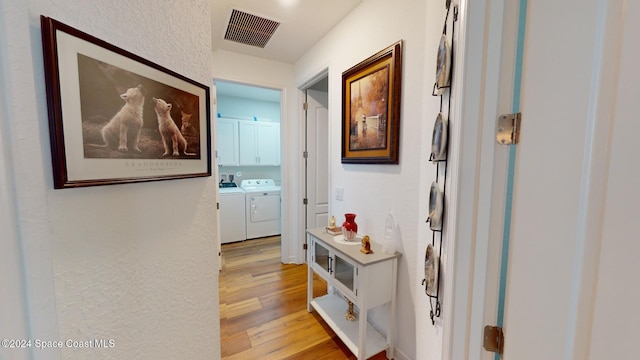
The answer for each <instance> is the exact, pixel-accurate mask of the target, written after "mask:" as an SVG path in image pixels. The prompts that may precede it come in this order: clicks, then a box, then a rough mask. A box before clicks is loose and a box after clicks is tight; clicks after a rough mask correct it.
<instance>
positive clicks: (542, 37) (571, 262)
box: [454, 0, 640, 360]
mask: <svg viewBox="0 0 640 360" xmlns="http://www.w3.org/2000/svg"><path fill="white" fill-rule="evenodd" d="M523 3H524V4H526V13H523V17H522V19H526V32H525V37H524V39H523V42H522V44H523V48H524V51H523V55H524V57H523V67H522V91H521V93H520V96H521V100H520V110H521V111H522V114H523V115H522V118H523V120H522V134H521V142H520V144H518V145H517V146H516V148H515V149H513V150H512V151H511V152H512V156H513V157H512V158H513V161H514V163H513V165H514V167H513V180H514V181H513V194H512V200H513V201H512V206H513V207H512V212H511V219H512V220H511V223H510V225H509V224H507V226H505V228H504V229H505V230H506V233H507V236H508V237H509V238H510V246H509V248H508V271H507V277H506V293H505V297H504V301H505V303H504V331H505V350H504V359H507V360H510V359H514V360H515V359H517V360H527V359H634V358H636V357H637V354H636V352H637V349H636V343H637V340H638V336H639V334H640V309H639V308H638V306H637V304H639V303H640V289H639V288H638V286H636V285H635V284H637V279H636V278H637V276H636V273H638V271H639V270H640V262H638V261H637V260H636V254H638V253H639V252H640V242H639V241H638V235H637V233H638V232H637V230H636V229H635V226H634V225H635V223H636V221H637V218H638V217H639V216H640V211H639V210H638V206H637V204H638V203H640V191H638V189H637V187H636V184H640V168H639V167H638V166H637V165H636V163H637V161H636V159H635V156H636V154H638V153H640V141H638V140H637V139H636V138H635V137H634V135H635V134H638V133H639V132H640V122H639V121H638V120H637V116H634V115H635V113H634V110H636V107H635V106H634V105H635V102H637V98H638V94H640V85H639V84H640V70H638V69H637V64H638V63H640V43H639V42H638V41H637V39H636V38H637V34H640V24H639V23H638V21H637V20H636V19H638V17H639V16H640V3H638V2H633V1H615V0H611V1H607V0H585V1H580V2H558V1H531V2H528V4H527V2H526V1H523ZM487 27H488V28H489V26H488V25H487ZM487 76H496V75H495V74H491V73H487ZM488 136H490V134H485V135H483V141H486V140H488V139H489V137H488ZM499 166H500V165H498V164H496V165H495V166H494V169H497V171H498V172H500V171H502V173H504V171H503V170H500V169H498V167H499ZM494 190H495V189H494ZM483 191H485V192H489V193H490V191H491V187H490V186H485V187H481V188H480V190H479V192H480V195H481V196H483V195H482V192H483ZM478 218H481V216H480V215H478ZM487 223H491V220H488V221H487ZM479 225H480V226H483V225H486V224H482V223H479ZM490 250H491V251H496V250H497V249H495V248H491V249H490ZM476 259H477V258H476ZM489 265H490V264H489ZM488 281H491V280H488ZM487 294H488V293H487ZM488 295H491V294H488ZM486 307H487V308H492V307H495V304H491V303H489V302H488V303H487V306H486ZM480 311H482V309H481V310H480ZM471 316H472V317H473V316H477V315H476V314H474V313H473V311H472V314H471ZM469 330H470V331H471V332H472V335H471V336H472V337H473V336H475V335H473V333H476V332H479V331H481V329H478V328H473V327H471V328H470V329H469ZM454 336H455V335H454ZM476 345H477V344H476ZM478 356H481V357H484V358H487V357H492V355H487V354H478V353H477V348H476V347H475V346H474V345H470V348H469V356H468V358H480V357H478Z"/></svg>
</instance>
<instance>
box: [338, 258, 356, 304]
mask: <svg viewBox="0 0 640 360" xmlns="http://www.w3.org/2000/svg"><path fill="white" fill-rule="evenodd" d="M333 267H334V273H333V276H334V278H335V279H336V281H337V282H338V283H339V284H341V285H342V286H343V287H344V288H345V289H346V290H349V291H350V292H351V293H353V295H354V296H355V295H356V266H355V265H354V264H353V263H351V262H350V261H348V260H347V259H346V258H344V257H342V256H340V254H335V264H334V265H333Z"/></svg>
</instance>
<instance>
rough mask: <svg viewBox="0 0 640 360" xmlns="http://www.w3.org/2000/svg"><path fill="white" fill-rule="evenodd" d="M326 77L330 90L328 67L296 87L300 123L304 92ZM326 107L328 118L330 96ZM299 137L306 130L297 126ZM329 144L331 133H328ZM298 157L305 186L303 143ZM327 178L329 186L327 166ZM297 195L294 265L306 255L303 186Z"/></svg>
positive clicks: (304, 134)
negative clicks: (296, 234) (296, 231)
mask: <svg viewBox="0 0 640 360" xmlns="http://www.w3.org/2000/svg"><path fill="white" fill-rule="evenodd" d="M324 77H327V78H328V80H329V89H331V77H330V76H329V67H324V68H322V69H321V70H319V71H317V72H316V73H315V74H314V75H312V76H310V77H309V78H308V79H307V80H306V81H304V82H303V83H302V84H300V86H298V99H299V101H298V104H300V106H299V109H300V112H299V119H302V120H301V121H303V122H304V121H306V117H305V116H306V114H305V110H304V108H303V104H304V102H305V100H306V94H305V90H306V89H308V88H309V87H311V86H312V85H313V84H315V83H317V82H318V81H319V80H320V79H322V78H324ZM328 92H330V91H328ZM327 107H328V110H329V111H328V112H329V117H331V96H330V95H329V103H328V105H327ZM329 127H331V118H329ZM299 129H300V130H299V136H300V138H301V139H303V138H304V137H305V136H307V134H306V128H305V126H304V124H303V125H301V126H299ZM328 141H329V144H331V131H329V139H328ZM300 149H301V151H300V156H299V157H298V165H299V166H298V168H299V169H300V171H299V173H298V181H299V183H300V184H305V186H306V170H305V164H304V160H305V159H304V158H303V156H302V151H304V143H301V144H300ZM329 158H331V154H329ZM327 177H328V178H329V184H331V166H329V169H328V173H327ZM298 195H299V197H298V198H299V199H300V204H299V205H298V204H296V206H299V208H300V209H301V210H303V211H299V212H298V219H297V224H298V229H299V230H298V236H297V239H298V243H297V245H298V246H297V249H298V251H297V253H296V255H297V256H296V263H297V264H302V263H304V262H305V261H306V256H305V255H306V254H305V249H304V244H306V242H307V240H306V239H307V236H306V229H305V224H306V220H307V219H306V211H304V209H305V207H304V205H302V199H303V198H304V196H305V187H304V186H300V187H299V191H298ZM330 200H331V186H329V206H328V210H329V214H331V201H330Z"/></svg>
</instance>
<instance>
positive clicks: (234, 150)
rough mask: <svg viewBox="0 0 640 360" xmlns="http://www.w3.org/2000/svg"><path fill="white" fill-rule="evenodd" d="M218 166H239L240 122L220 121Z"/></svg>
mask: <svg viewBox="0 0 640 360" xmlns="http://www.w3.org/2000/svg"><path fill="white" fill-rule="evenodd" d="M217 130H218V136H217V139H218V165H229V166H234V165H238V120H233V119H223V118H219V119H218V125H217Z"/></svg>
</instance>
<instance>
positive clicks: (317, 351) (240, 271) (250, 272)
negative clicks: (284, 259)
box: [220, 237, 386, 360]
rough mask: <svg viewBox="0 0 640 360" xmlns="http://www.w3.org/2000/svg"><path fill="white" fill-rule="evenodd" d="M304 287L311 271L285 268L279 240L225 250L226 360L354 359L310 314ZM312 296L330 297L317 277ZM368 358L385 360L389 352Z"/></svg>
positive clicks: (222, 298) (222, 278)
mask: <svg viewBox="0 0 640 360" xmlns="http://www.w3.org/2000/svg"><path fill="white" fill-rule="evenodd" d="M306 288H307V266H306V265H294V264H282V263H281V261H280V237H270V238H262V239H255V240H248V241H244V242H239V243H233V244H224V245H222V272H221V273H220V343H221V347H222V359H224V360H236V359H238V360H246V359H251V360H253V359H255V360H258V359H259V360H265V359H269V360H271V359H273V360H293V359H309V360H341V359H356V357H355V356H354V355H353V354H351V352H350V351H349V349H347V348H346V346H345V345H344V344H343V343H342V342H341V341H340V339H339V338H338V337H337V336H336V335H335V333H334V332H333V331H332V330H331V329H330V328H329V327H328V326H327V325H326V324H325V322H324V321H323V320H322V318H320V317H319V316H318V315H317V314H316V313H315V312H313V313H309V312H307V290H306ZM314 293H316V294H317V295H320V294H323V293H326V283H324V282H323V281H322V280H321V279H319V278H317V279H316V281H314ZM317 295H316V296H317ZM370 359H374V360H383V359H386V356H385V352H381V353H380V354H377V355H376V356H374V357H372V358H370Z"/></svg>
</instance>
